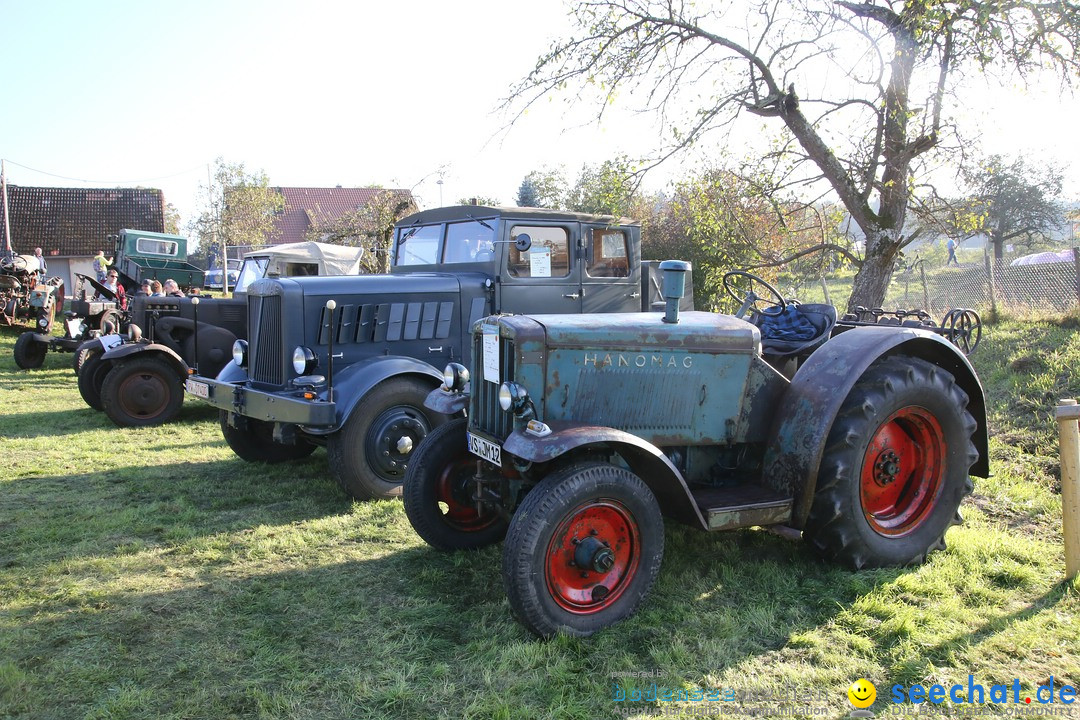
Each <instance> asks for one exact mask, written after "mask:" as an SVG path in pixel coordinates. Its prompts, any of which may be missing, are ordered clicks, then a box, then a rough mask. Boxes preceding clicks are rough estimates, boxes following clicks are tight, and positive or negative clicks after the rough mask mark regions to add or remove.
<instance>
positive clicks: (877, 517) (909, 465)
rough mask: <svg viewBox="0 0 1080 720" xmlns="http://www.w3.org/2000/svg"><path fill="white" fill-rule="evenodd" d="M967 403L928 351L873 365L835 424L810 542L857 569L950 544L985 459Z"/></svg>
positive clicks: (913, 558)
mask: <svg viewBox="0 0 1080 720" xmlns="http://www.w3.org/2000/svg"><path fill="white" fill-rule="evenodd" d="M967 404H968V396H967V394H966V393H964V391H963V390H961V389H960V387H959V386H958V385H957V384H956V381H955V379H954V378H953V376H952V374H951V373H949V372H948V371H946V370H944V369H943V368H940V367H938V366H936V365H933V364H931V363H929V362H927V361H925V360H921V359H918V358H913V357H903V356H894V357H890V358H886V359H885V360H881V361H878V362H877V363H875V364H874V365H872V366H871V367H870V369H869V370H867V371H866V373H865V374H864V375H863V377H862V378H860V379H859V381H858V382H857V383H856V384H855V386H854V387H853V388H852V390H851V392H850V393H849V394H848V396H847V398H846V399H845V400H844V403H843V405H842V406H841V408H840V413H839V415H838V416H837V419H836V421H835V422H834V423H833V427H832V430H831V431H830V432H829V437H828V440H827V441H826V446H825V453H824V455H823V456H822V461H821V467H820V470H819V471H818V480H817V489H816V491H815V493H814V502H813V505H812V506H811V509H810V515H809V517H808V518H807V521H806V527H805V528H804V530H803V533H804V535H805V537H806V539H807V540H809V542H810V543H811V545H813V547H814V548H815V549H816V550H817V551H818V552H819V553H821V554H822V555H823V556H825V557H826V558H829V559H831V560H837V561H840V562H843V563H845V564H847V565H850V566H852V567H854V568H856V569H861V568H869V567H888V566H896V565H912V564H917V563H921V562H923V561H924V560H925V559H926V556H927V554H928V553H930V552H931V551H933V550H938V549H943V548H944V547H945V531H946V530H948V529H949V527H950V526H951V525H955V524H957V523H959V522H960V520H961V518H960V514H959V511H958V509H959V507H960V501H961V500H963V498H964V496H965V495H967V494H968V493H970V492H971V490H972V484H971V478H970V477H969V476H968V471H969V469H970V468H971V466H972V465H973V464H974V463H975V461H976V460H977V459H978V452H977V451H976V450H975V445H974V444H973V443H972V435H973V433H974V432H975V430H976V422H975V419H974V418H973V417H972V415H971V413H969V412H968V411H967Z"/></svg>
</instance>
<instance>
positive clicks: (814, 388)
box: [761, 326, 990, 528]
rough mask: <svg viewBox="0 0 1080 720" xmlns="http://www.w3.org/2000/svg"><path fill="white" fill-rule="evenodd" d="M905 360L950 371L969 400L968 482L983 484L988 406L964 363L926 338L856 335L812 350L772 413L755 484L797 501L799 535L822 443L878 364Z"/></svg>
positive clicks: (941, 342) (867, 331) (923, 334)
mask: <svg viewBox="0 0 1080 720" xmlns="http://www.w3.org/2000/svg"><path fill="white" fill-rule="evenodd" d="M888 355H910V356H912V357H917V358H921V359H923V360H926V361H927V362H930V363H933V364H934V365H937V366H938V367H940V368H943V369H945V370H948V371H949V372H950V373H952V375H953V377H954V378H955V379H956V384H957V385H959V386H960V388H961V389H962V390H963V391H964V392H965V393H967V396H968V407H967V409H968V412H970V413H971V415H972V417H974V418H975V422H976V423H977V425H978V427H977V428H976V430H975V433H974V435H973V437H972V442H974V444H975V448H976V450H978V452H979V459H978V460H977V461H976V462H975V464H974V465H973V466H972V467H971V470H970V474H972V475H975V476H977V477H989V475H990V461H989V454H988V446H989V441H988V434H987V427H986V398H985V396H984V394H983V389H982V384H981V383H980V382H979V378H978V377H977V376H976V375H975V370H974V369H973V368H972V367H971V363H969V362H968V359H967V358H966V357H964V355H963V354H962V353H961V352H960V351H959V350H957V348H956V347H955V346H954V345H952V343H950V342H949V341H948V340H946V339H945V338H943V337H941V336H940V335H936V334H934V333H932V332H929V331H926V330H919V329H916V328H902V329H898V328H896V327H895V326H889V327H882V328H854V329H852V330H848V331H846V332H843V333H840V334H839V335H837V336H836V337H834V338H833V339H831V340H829V342H827V343H825V344H824V345H822V346H821V347H820V348H818V349H817V350H816V351H815V352H814V354H812V355H811V356H810V357H809V358H808V359H807V360H806V362H805V363H803V365H802V366H801V367H800V368H799V371H798V372H797V373H795V377H794V378H793V379H792V381H791V386H790V387H789V388H788V390H787V392H786V393H785V394H784V397H783V398H782V400H781V401H780V404H779V407H777V409H776V415H775V419H774V421H773V427H772V430H771V431H770V433H769V438H770V441H769V443H768V446H767V448H766V451H765V458H764V463H763V467H762V474H761V477H762V478H763V481H764V482H765V483H766V484H768V485H769V486H770V487H772V488H773V489H775V490H778V491H780V492H783V493H786V494H789V495H791V496H792V497H793V498H794V500H795V505H794V507H793V509H792V519H791V525H792V526H794V527H797V528H801V527H802V526H803V525H804V524H805V522H806V518H807V515H809V513H810V506H811V504H812V503H813V500H814V490H815V489H816V487H817V479H818V468H819V465H820V464H821V457H822V455H823V454H824V452H825V441H826V440H827V439H828V436H829V431H830V430H831V429H832V425H833V421H834V420H836V416H837V414H838V412H839V411H840V406H841V405H842V404H843V402H844V400H845V399H846V398H847V396H848V393H849V392H850V391H851V389H852V387H854V385H855V383H856V382H858V380H859V378H861V377H862V375H863V373H864V372H866V369H867V368H869V367H870V365H871V364H873V363H874V362H875V361H876V360H879V359H880V358H883V357H885V356H888Z"/></svg>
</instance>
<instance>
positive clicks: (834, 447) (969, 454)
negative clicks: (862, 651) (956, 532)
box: [803, 356, 978, 569]
mask: <svg viewBox="0 0 1080 720" xmlns="http://www.w3.org/2000/svg"><path fill="white" fill-rule="evenodd" d="M919 387H922V388H927V387H929V388H933V389H935V390H936V391H937V392H940V393H942V394H943V395H944V396H945V397H946V399H947V402H948V403H949V404H950V405H951V406H952V407H953V408H955V409H956V410H958V411H959V414H960V423H961V426H962V428H963V432H964V433H965V434H966V442H967V449H966V463H967V464H966V466H965V468H964V473H965V475H964V480H963V482H962V483H959V493H956V491H955V490H954V491H953V492H954V494H955V495H956V496H955V497H951V498H949V497H944V496H943V497H942V498H941V499H940V501H939V502H941V503H949V504H950V505H955V506H959V504H960V502H961V501H962V500H963V498H964V497H965V496H967V495H969V494H970V493H971V492H972V490H973V488H974V485H973V484H972V481H971V478H970V477H969V476H967V470H968V469H969V468H970V467H971V466H972V465H973V464H974V463H975V461H976V460H977V459H978V451H977V450H976V449H975V444H974V443H973V442H972V435H973V433H974V432H975V430H976V428H977V423H976V421H975V418H974V417H972V415H971V413H970V412H968V411H967V405H968V400H969V398H968V396H967V394H966V393H965V392H964V391H963V390H962V389H961V388H960V386H959V385H957V384H956V381H955V379H954V378H953V376H952V374H950V373H949V372H948V371H946V370H944V369H942V368H939V367H938V366H936V365H933V364H931V363H929V362H927V361H925V360H922V359H919V358H913V357H906V356H892V357H888V358H884V359H882V360H879V361H877V362H876V363H875V364H873V365H871V366H870V368H869V369H868V370H867V371H866V372H865V373H864V375H863V376H862V377H861V378H860V379H859V381H858V382H856V384H855V386H854V387H853V388H852V390H851V392H850V393H849V394H848V397H847V399H845V400H844V404H843V405H842V406H841V410H840V412H839V414H838V415H837V418H836V420H835V421H834V422H833V426H832V429H831V430H830V432H829V436H828V439H827V440H826V443H825V451H824V453H823V454H822V462H821V467H820V469H819V472H818V485H817V487H816V488H815V491H814V500H813V504H812V506H811V509H810V514H809V516H808V518H807V521H806V526H805V528H804V529H803V535H804V538H805V539H806V540H807V541H808V542H809V543H810V545H811V546H812V547H813V548H814V549H815V550H816V551H817V552H818V553H819V554H821V555H822V556H823V557H825V558H827V559H830V560H834V561H838V562H841V563H844V564H846V565H849V566H851V567H853V568H855V569H863V568H869V567H885V566H890V565H896V564H900V565H915V564H919V563H922V562H924V561H925V560H926V557H927V555H928V554H929V553H930V552H932V551H934V550H940V549H944V548H945V533H946V531H947V530H948V528H949V527H951V526H952V525H955V524H957V523H959V522H960V521H961V519H962V518H961V516H960V513H959V510H958V509H957V507H955V506H954V507H950V509H949V511H948V512H949V515H950V518H949V521H948V522H947V523H946V524H945V525H944V527H942V528H941V530H940V532H939V533H936V534H935V536H934V537H933V538H932V539H931V540H930V541H929V542H928V543H927V544H926V547H925V548H922V549H920V550H917V551H915V552H913V553H911V554H910V555H909V556H907V557H904V558H901V559H900V561H899V562H895V561H894V560H895V559H894V558H886V557H883V556H880V555H875V554H874V553H873V552H872V551H871V550H870V549H869V548H868V547H866V546H865V545H864V544H863V543H862V542H861V541H860V538H859V531H858V529H857V528H855V527H853V526H852V524H851V523H850V522H849V521H848V516H849V515H850V508H849V507H848V499H849V497H850V492H851V487H852V484H854V485H855V486H856V487H857V485H858V482H859V473H860V472H861V454H860V447H861V442H862V440H863V439H864V437H863V434H864V433H865V429H866V428H867V427H868V426H874V425H875V424H876V420H875V418H879V417H880V416H881V414H882V410H881V409H882V408H892V405H890V403H893V402H894V400H893V398H894V397H895V396H896V395H897V394H898V393H900V392H907V391H909V390H910V389H911V388H919ZM889 411H890V412H891V410H889ZM945 482H946V483H948V480H947V479H946V480H945ZM943 492H948V487H946V488H945V489H944V490H943Z"/></svg>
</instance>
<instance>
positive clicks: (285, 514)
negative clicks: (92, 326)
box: [0, 457, 351, 568]
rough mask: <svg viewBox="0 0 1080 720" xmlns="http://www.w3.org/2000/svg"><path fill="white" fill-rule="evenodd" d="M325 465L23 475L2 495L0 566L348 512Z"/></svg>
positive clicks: (180, 466)
mask: <svg viewBox="0 0 1080 720" xmlns="http://www.w3.org/2000/svg"><path fill="white" fill-rule="evenodd" d="M325 475H326V469H325V460H324V459H323V458H321V457H316V458H314V459H307V460H304V461H299V462H294V463H282V464H279V465H272V466H271V465H262V464H257V463H256V464H250V463H245V462H242V461H240V460H223V461H215V462H184V463H173V464H168V465H137V466H130V467H123V468H116V469H110V470H108V471H102V472H88V473H75V474H71V475H51V476H42V477H24V478H19V479H15V480H10V481H8V482H5V483H3V486H2V488H3V490H2V492H0V566H6V567H15V566H18V567H23V568H27V567H34V566H40V565H45V564H50V563H54V562H57V561H61V560H63V561H68V560H72V559H77V558H80V557H95V558H100V557H110V556H113V555H119V554H129V553H131V552H138V551H141V550H145V549H149V548H153V547H168V546H172V545H175V544H177V543H181V542H187V541H191V540H193V539H197V538H200V537H206V536H212V535H214V534H216V533H221V532H227V531H235V530H238V529H240V530H242V529H247V528H250V527H253V526H256V525H262V524H282V523H294V522H299V521H304V520H309V519H312V518H318V517H323V516H326V515H333V514H339V513H342V512H346V511H348V509H349V508H350V507H351V501H350V500H349V499H347V498H346V497H345V496H344V494H343V493H341V491H340V490H339V489H338V488H337V487H335V486H333V485H332V484H331V483H330V482H329V481H328V480H326V479H325V477H324V476H325Z"/></svg>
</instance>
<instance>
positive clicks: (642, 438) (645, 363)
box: [403, 261, 988, 636]
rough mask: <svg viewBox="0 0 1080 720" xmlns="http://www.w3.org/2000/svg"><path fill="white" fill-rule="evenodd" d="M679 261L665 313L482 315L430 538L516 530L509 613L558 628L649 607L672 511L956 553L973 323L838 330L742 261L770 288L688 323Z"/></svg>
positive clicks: (876, 557)
mask: <svg viewBox="0 0 1080 720" xmlns="http://www.w3.org/2000/svg"><path fill="white" fill-rule="evenodd" d="M661 267H662V269H663V270H665V271H666V272H665V278H664V295H665V298H666V299H667V310H666V312H664V313H656V312H651V313H650V312H645V313H633V314H611V315H602V316H601V315H536V316H533V317H526V316H521V315H498V316H490V317H487V318H485V319H482V320H480V321H478V322H477V323H476V325H475V326H474V328H473V353H472V363H471V367H470V368H466V367H465V366H464V365H462V364H458V363H450V364H449V365H448V366H447V367H446V369H445V371H444V374H443V387H442V388H440V389H438V390H435V391H433V392H432V393H431V394H430V395H429V396H428V399H427V406H428V407H429V408H431V409H433V410H435V411H437V412H440V413H444V414H447V415H451V416H455V418H456V419H453V420H451V421H450V422H448V423H446V424H443V425H440V426H438V427H435V428H434V429H432V431H431V432H430V433H429V434H428V435H427V437H426V438H425V439H424V441H423V442H422V443H420V445H419V447H417V449H416V450H415V451H414V456H413V458H412V461H411V462H410V463H409V467H408V470H407V472H406V476H405V483H404V492H403V498H404V503H405V511H406V513H407V515H408V517H409V520H410V521H411V523H412V525H413V527H414V528H415V529H416V531H417V533H418V534H419V535H420V536H421V537H422V538H423V539H424V540H425V541H426V542H427V543H428V544H430V545H432V546H434V547H435V548H438V549H442V550H458V549H470V548H479V547H482V546H485V545H489V544H492V543H496V542H498V541H500V540H502V539H503V538H504V536H505V542H504V545H503V553H502V563H503V565H502V576H503V584H504V586H505V589H506V592H507V595H508V596H509V600H510V606H511V608H512V610H513V613H514V615H515V616H516V617H517V618H518V620H519V621H520V622H521V623H523V624H524V625H525V626H526V627H527V628H528V629H529V630H531V631H532V632H534V633H536V634H538V635H540V636H550V635H553V634H556V633H559V632H566V633H568V634H571V635H578V636H586V635H590V634H592V633H594V632H596V631H597V630H600V629H602V628H605V627H607V626H609V625H611V624H612V623H615V622H618V621H619V620H622V619H624V618H626V617H627V616H629V615H630V614H632V613H633V612H634V611H635V610H636V609H637V608H638V606H639V605H640V604H641V603H642V601H643V600H644V599H645V597H646V595H647V594H648V592H649V590H650V588H651V586H652V584H653V581H654V580H655V578H656V576H657V574H658V572H659V570H660V563H661V560H662V558H663V554H664V517H667V518H670V519H673V520H678V521H680V522H683V523H687V524H690V525H692V526H694V527H697V528H700V529H701V530H705V531H715V530H727V529H733V528H744V527H750V526H774V527H786V528H789V529H790V530H789V531H788V532H795V531H801V533H802V537H803V538H804V539H805V540H806V541H807V542H808V543H809V545H810V546H811V547H812V548H813V549H814V550H815V551H816V552H817V553H819V554H820V555H821V556H823V557H824V558H826V559H829V560H833V561H837V562H840V563H843V564H846V565H848V566H850V567H852V568H874V567H883V566H903V565H908V564H913V563H920V562H922V561H923V560H924V559H925V558H926V556H927V554H928V553H930V552H931V551H933V550H935V549H940V548H943V547H944V543H945V533H946V531H947V530H948V529H949V527H950V526H951V525H953V524H955V523H957V522H959V520H960V515H959V513H958V509H959V506H960V502H961V500H962V499H963V498H964V496H965V495H967V494H968V493H970V492H971V490H972V483H971V480H970V477H969V476H970V475H975V476H979V477H986V476H987V474H988V464H987V430H986V411H985V406H984V396H983V391H982V387H981V385H980V383H979V380H978V378H977V377H976V375H975V372H974V370H973V369H972V367H971V365H970V364H969V363H968V361H967V359H966V358H965V356H964V354H963V353H962V352H961V351H960V350H959V349H958V348H957V347H956V345H955V344H953V343H951V342H950V339H952V340H954V341H963V340H965V339H966V341H967V342H968V343H969V344H970V343H971V337H970V331H971V328H970V325H965V323H963V322H958V323H954V324H953V326H952V327H949V328H942V327H937V326H932V325H926V324H923V319H921V318H918V317H916V318H913V319H911V322H910V324H903V321H898V322H897V323H892V322H886V323H881V322H871V321H861V320H858V319H847V320H843V319H842V320H840V322H837V315H836V311H835V308H833V307H832V306H829V305H813V306H811V305H803V306H800V307H795V306H793V305H791V304H790V303H788V302H787V301H785V300H784V299H783V298H782V297H781V296H780V294H779V293H777V292H776V291H775V290H774V289H773V288H772V287H771V286H770V285H768V283H766V282H765V281H764V280H762V279H761V278H757V277H755V276H749V275H748V274H746V273H741V272H737V273H733V274H729V276H728V277H727V278H725V280H726V282H725V285H728V286H729V287H730V288H733V285H730V283H729V282H728V281H730V282H734V280H736V279H738V278H739V277H742V279H744V280H747V279H748V280H750V281H752V283H753V286H752V287H764V288H766V289H767V290H768V291H769V292H768V293H767V295H766V296H765V297H764V298H763V297H760V296H759V295H758V294H757V292H756V291H754V290H753V289H751V290H750V291H748V292H747V293H746V295H745V296H744V297H742V298H740V299H742V300H743V302H742V307H741V308H740V310H739V312H738V313H737V314H736V315H735V316H732V315H721V314H713V313H705V312H684V313H681V314H680V313H679V311H678V298H679V297H681V295H682V277H683V275H684V274H685V272H686V271H687V270H688V269H689V266H688V264H686V263H680V262H676V261H666V262H665V263H663V264H662V266H661ZM732 292H734V290H733V289H732ZM958 325H959V326H960V327H959V329H957V326H958ZM792 327H801V328H802V330H803V331H805V332H797V333H792V332H791V328H792ZM965 327H966V329H965ZM965 333H966V334H965ZM466 410H467V417H464V416H463V414H464V412H465V411H466Z"/></svg>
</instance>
